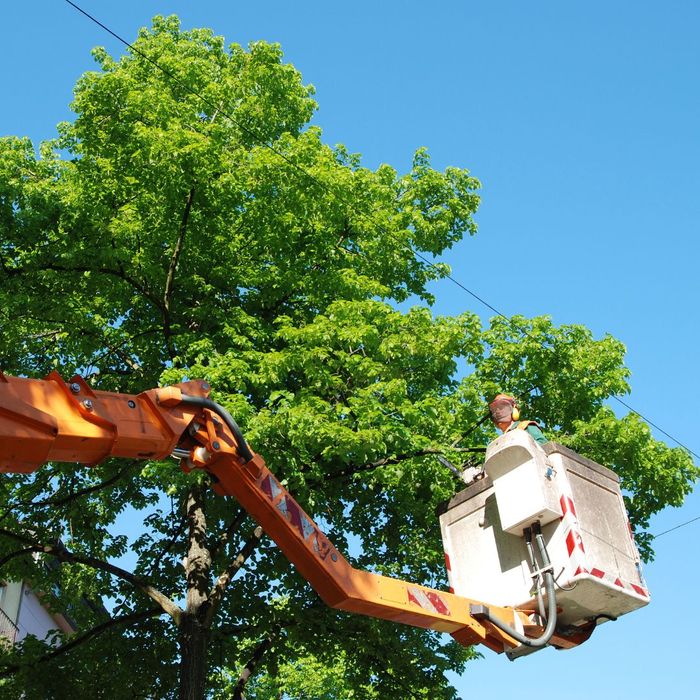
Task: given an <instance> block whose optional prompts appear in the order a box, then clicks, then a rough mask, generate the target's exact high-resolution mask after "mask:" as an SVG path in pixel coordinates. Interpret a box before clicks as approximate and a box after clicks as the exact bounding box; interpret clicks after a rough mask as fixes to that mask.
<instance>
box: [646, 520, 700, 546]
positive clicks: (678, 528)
mask: <svg viewBox="0 0 700 700" xmlns="http://www.w3.org/2000/svg"><path fill="white" fill-rule="evenodd" d="M696 520H700V515H698V517H697V518H692V519H690V520H686V521H685V522H684V523H681V524H680V525H676V526H675V527H672V528H669V529H668V530H664V531H663V532H660V533H659V534H658V535H654V539H655V540H656V539H658V538H659V537H661V535H667V534H668V533H669V532H673V531H674V530H680V529H681V528H682V527H685V526H686V525H690V524H691V523H694V522H695V521H696Z"/></svg>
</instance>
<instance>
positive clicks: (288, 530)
mask: <svg viewBox="0 0 700 700" xmlns="http://www.w3.org/2000/svg"><path fill="white" fill-rule="evenodd" d="M208 393H209V387H208V385H207V384H206V383H205V382H201V381H192V382H185V383H182V384H178V385H176V386H173V387H167V388H164V389H151V390H149V391H145V392H143V393H141V394H138V395H130V394H118V393H111V392H105V391H95V390H93V389H91V388H90V387H89V386H88V385H87V384H86V383H85V382H84V381H83V380H82V379H81V378H80V377H74V378H73V379H71V380H70V381H69V382H64V381H63V379H61V377H60V376H59V375H58V374H57V373H52V374H50V375H49V376H48V377H47V378H46V379H45V380H37V379H25V378H17V377H10V376H7V375H3V374H2V373H0V471H4V472H32V471H34V470H36V469H38V468H39V467H40V466H41V465H43V464H44V463H46V462H50V461H57V462H58V461H61V462H78V463H81V464H88V465H94V464H97V463H98V462H100V461H102V460H103V459H105V458H107V457H109V456H114V457H129V458H132V459H133V458H136V459H163V458H165V457H167V456H168V455H170V454H171V453H172V451H173V450H174V449H175V448H176V447H177V448H178V449H180V450H186V451H187V454H188V455H189V457H188V458H186V459H183V460H182V462H181V464H182V467H183V469H184V470H185V471H190V470H192V469H204V470H206V471H207V472H208V473H209V474H210V475H211V476H212V478H213V481H214V490H215V491H216V492H217V493H219V494H220V495H225V496H233V497H234V498H235V499H236V500H237V501H238V502H239V503H240V504H241V506H242V507H243V508H244V509H245V510H246V511H247V512H248V513H249V514H250V515H251V516H252V517H253V518H254V519H255V520H256V521H257V522H258V523H259V524H260V525H261V527H262V528H263V529H264V530H265V532H266V533H267V534H268V535H269V536H270V537H271V538H272V539H273V540H274V541H275V543H276V544H277V546H278V547H279V548H280V549H281V550H282V552H283V553H284V554H285V556H286V557H287V558H288V559H289V560H290V561H291V562H292V563H293V564H294V565H295V566H296V568H297V570H298V571H299V573H300V574H301V575H302V576H303V577H304V578H305V579H306V580H307V581H308V582H309V583H310V584H311V586H312V587H313V588H314V589H315V590H316V592H317V593H318V594H319V595H320V596H321V598H322V599H323V600H324V601H325V602H326V603H327V604H328V605H329V606H331V607H334V608H337V609H340V610H346V611H349V612H354V613H359V614H362V615H369V616H371V617H377V618H382V619H386V620H391V621H393V622H401V623H404V624H408V625H413V626H416V627H422V628H426V629H433V630H436V631H439V632H447V633H449V634H451V635H452V636H453V637H454V638H455V639H456V640H457V641H458V642H460V643H461V644H464V645H471V644H485V645H486V646H488V647H489V648H491V649H493V650H494V651H497V652H502V651H504V650H508V649H512V648H515V647H517V646H518V643H517V642H516V641H515V640H513V639H512V638H511V637H509V636H508V635H507V634H506V633H504V632H502V631H501V630H499V629H498V628H497V627H495V626H494V625H492V624H491V623H489V622H488V621H486V620H477V619H476V618H474V617H473V616H472V615H471V613H470V605H473V604H481V603H480V602H479V601H474V600H469V599H467V598H462V597H461V596H457V595H454V594H452V593H447V592H445V591H438V590H434V589H431V588H426V587H425V586H419V585H417V584H413V583H409V582H406V581H401V580H398V579H393V578H389V577H387V576H381V575H378V574H374V573H371V572H367V571H361V570H359V569H355V568H353V567H352V566H351V565H350V563H349V562H348V561H347V559H346V558H345V557H344V556H343V555H342V554H341V553H340V552H339V551H338V550H337V549H336V548H335V546H334V545H333V544H332V543H331V541H330V540H329V539H328V538H327V537H326V535H325V534H324V533H323V532H322V531H321V530H320V529H319V527H318V526H317V525H316V524H315V523H314V521H313V520H312V519H311V518H310V517H309V516H308V515H307V514H306V513H305V512H304V510H303V509H302V508H301V506H299V504H298V503H297V502H296V500H295V499H294V498H293V497H292V496H291V495H290V494H289V492H288V491H287V490H286V489H285V488H284V487H283V486H282V485H281V484H280V482H279V481H278V480H277V478H276V477H275V476H274V474H272V472H271V471H270V470H269V469H268V468H267V466H266V465H265V462H264V460H263V458H262V457H261V456H260V455H254V457H253V459H251V460H248V461H244V460H243V459H242V458H241V457H240V456H239V454H238V452H239V450H238V447H239V446H238V445H237V443H236V438H235V437H234V435H233V433H232V431H231V430H230V429H229V427H228V426H227V425H225V424H224V422H222V421H221V420H220V419H219V418H217V417H216V415H215V414H214V413H213V412H212V411H211V410H210V409H208V408H201V407H198V406H190V405H187V404H186V403H183V401H182V394H186V395H189V396H196V397H201V398H207V397H208ZM488 607H489V609H490V611H491V613H492V614H493V615H495V616H496V617H497V618H498V619H500V620H501V621H502V622H504V623H506V624H507V625H510V626H511V627H513V626H514V624H515V621H516V619H517V620H518V621H519V622H520V623H522V624H525V625H527V624H529V618H528V616H527V612H525V611H516V610H513V609H511V608H503V607H498V606H491V605H489V606H488Z"/></svg>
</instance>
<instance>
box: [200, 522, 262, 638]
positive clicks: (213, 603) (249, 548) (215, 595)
mask: <svg viewBox="0 0 700 700" xmlns="http://www.w3.org/2000/svg"><path fill="white" fill-rule="evenodd" d="M262 536H263V529H262V528H261V527H260V526H258V527H256V528H255V530H253V534H252V535H251V536H250V537H249V538H248V541H247V542H246V543H245V544H244V545H243V547H241V550H240V551H239V552H238V554H237V555H236V558H235V559H234V560H233V561H232V562H231V564H230V565H229V566H228V567H227V568H226V570H225V571H224V572H223V573H222V574H221V576H219V578H218V579H217V580H216V583H215V584H214V586H213V587H212V589H211V592H210V593H209V607H208V608H207V613H206V618H205V625H206V626H207V627H208V626H209V625H211V622H212V620H213V619H214V615H215V614H216V610H217V608H218V606H219V603H220V602H221V599H222V598H223V595H224V591H225V590H226V586H228V584H229V583H230V582H231V579H233V577H234V576H235V575H236V574H237V573H238V572H239V571H240V570H241V568H242V567H243V564H245V562H246V559H248V557H249V556H250V555H251V554H252V553H253V552H254V551H255V548H256V547H257V546H258V544H260V540H261V539H262Z"/></svg>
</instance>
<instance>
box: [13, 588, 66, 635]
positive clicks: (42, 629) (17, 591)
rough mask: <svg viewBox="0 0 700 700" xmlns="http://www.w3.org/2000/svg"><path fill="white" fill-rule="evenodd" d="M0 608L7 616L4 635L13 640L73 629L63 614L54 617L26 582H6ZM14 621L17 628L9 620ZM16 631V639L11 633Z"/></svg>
mask: <svg viewBox="0 0 700 700" xmlns="http://www.w3.org/2000/svg"><path fill="white" fill-rule="evenodd" d="M0 610H2V612H3V613H4V614H5V615H6V616H7V617H6V618H3V619H4V621H5V625H4V630H5V634H4V636H5V637H6V638H8V639H10V641H12V642H19V641H21V640H22V639H24V638H25V637H26V636H28V635H33V636H35V637H36V638H37V639H46V638H47V637H48V636H49V632H50V631H51V630H55V629H62V630H63V631H64V632H71V631H73V630H72V628H71V627H70V626H69V625H68V623H67V622H66V620H65V619H64V618H63V617H62V616H60V615H59V616H57V617H54V616H53V615H51V614H50V613H49V612H47V611H46V610H45V608H44V607H43V606H42V604H41V600H40V599H39V597H38V596H37V595H36V594H35V593H34V592H33V591H32V590H31V589H30V588H29V587H28V586H27V585H26V584H24V583H17V582H15V581H13V582H9V583H6V584H4V585H3V586H2V590H1V592H0ZM8 620H9V622H10V623H13V624H14V626H15V627H16V630H13V629H12V626H11V625H8V624H7V622H8ZM13 632H14V639H12V638H11V634H12V633H13Z"/></svg>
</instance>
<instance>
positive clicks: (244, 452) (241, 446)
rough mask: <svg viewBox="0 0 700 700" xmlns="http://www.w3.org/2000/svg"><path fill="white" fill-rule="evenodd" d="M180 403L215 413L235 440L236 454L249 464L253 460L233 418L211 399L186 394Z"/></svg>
mask: <svg viewBox="0 0 700 700" xmlns="http://www.w3.org/2000/svg"><path fill="white" fill-rule="evenodd" d="M182 403H184V404H187V405H189V406H198V407H200V408H208V409H209V410H210V411H213V412H214V413H216V415H217V416H220V417H221V419H222V420H223V421H224V423H226V425H227V426H228V429H229V430H230V431H231V432H232V433H233V436H234V437H235V438H236V444H237V445H238V454H239V455H240V456H241V457H242V458H243V459H244V460H245V461H246V462H249V461H250V460H251V459H253V456H254V455H253V453H252V452H251V449H250V447H248V443H247V442H246V441H245V438H244V437H243V433H242V432H241V429H240V428H239V427H238V423H236V421H235V420H233V416H232V415H231V414H230V413H229V412H228V411H227V410H226V409H225V408H224V407H223V406H221V405H220V404H218V403H216V401H212V400H211V399H205V398H203V397H201V396H188V395H187V394H183V395H182Z"/></svg>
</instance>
